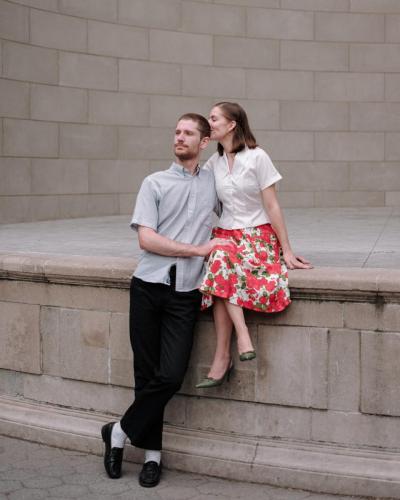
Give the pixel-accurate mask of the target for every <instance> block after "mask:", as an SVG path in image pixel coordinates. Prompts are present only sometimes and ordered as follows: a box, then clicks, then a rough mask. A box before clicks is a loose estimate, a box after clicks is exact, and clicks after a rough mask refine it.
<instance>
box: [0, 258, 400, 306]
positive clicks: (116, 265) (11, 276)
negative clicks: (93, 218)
mask: <svg viewBox="0 0 400 500" xmlns="http://www.w3.org/2000/svg"><path fill="white" fill-rule="evenodd" d="M136 265H137V261H136V259H134V258H132V259H131V258H129V259H128V258H122V257H99V256H80V255H63V254H43V253H23V252H21V253H5V252H3V253H2V252H0V279H8V280H20V281H34V282H42V283H59V284H68V285H81V286H96V287H106V288H129V282H130V277H131V275H132V272H133V271H134V269H135V268H136ZM289 279H290V285H291V294H292V297H293V298H295V299H307V300H334V301H351V302H371V303H379V302H382V303H383V302H394V303H399V302H400V270H393V269H379V268H367V269H365V268H363V269H361V268H350V267H349V268H340V267H319V268H316V269H311V270H307V271H302V270H294V271H289Z"/></svg>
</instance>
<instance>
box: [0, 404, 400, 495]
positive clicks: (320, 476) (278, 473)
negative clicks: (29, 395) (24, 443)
mask: <svg viewBox="0 0 400 500" xmlns="http://www.w3.org/2000/svg"><path fill="white" fill-rule="evenodd" d="M111 418H112V417H111ZM108 420H110V416H107V415H104V414H99V413H94V412H81V411H77V410H71V409H67V408H61V407H57V406H52V405H48V404H39V403H32V402H29V401H25V400H22V399H17V398H11V397H0V422H1V433H2V434H3V435H7V436H11V437H16V438H20V439H27V440H30V441H37V442H41V443H44V444H47V445H51V446H56V447H60V448H67V449H73V450H79V451H85V452H89V453H95V454H99V455H101V454H102V448H103V445H102V442H101V439H100V428H101V425H102V424H103V423H105V422H107V421H108ZM125 456H126V459H127V460H129V461H134V462H137V461H140V460H141V452H140V451H139V450H136V449H134V448H132V447H131V446H127V450H126V454H125ZM163 457H164V458H163V459H164V461H165V465H166V466H167V467H171V468H175V469H179V470H184V471H189V472H196V473H200V474H209V475H212V476H218V477H226V478H231V479H237V480H244V481H252V482H257V483H265V484H271V485H275V486H283V487H291V488H300V489H301V488H303V489H307V490H311V491H316V492H324V493H336V494H341V495H365V496H375V497H381V498H393V497H396V496H397V495H398V492H399V491H400V454H398V453H388V452H380V451H377V450H375V449H357V448H350V447H339V446H332V445H325V444H321V443H303V442H299V441H289V440H288V441H283V440H280V441H274V440H268V439H262V438H259V439H248V438H246V439H244V438H242V437H241V436H240V435H237V434H223V433H216V432H214V433H213V432H200V431H196V430H188V429H181V428H179V427H173V426H168V425H167V426H166V429H165V445H164V455H163Z"/></svg>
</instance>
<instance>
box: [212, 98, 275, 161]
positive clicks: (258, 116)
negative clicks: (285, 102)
mask: <svg viewBox="0 0 400 500" xmlns="http://www.w3.org/2000/svg"><path fill="white" fill-rule="evenodd" d="M238 102H239V104H240V105H241V106H243V107H244V109H245V110H246V114H247V116H248V119H249V123H250V124H251V128H252V130H253V129H254V130H257V129H258V130H276V129H278V128H279V116H280V112H279V103H278V102H277V101H263V100H258V99H238ZM206 116H208V113H207V114H206ZM256 135H257V134H256ZM207 151H208V150H207Z"/></svg>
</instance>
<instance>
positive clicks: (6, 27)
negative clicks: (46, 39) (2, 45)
mask: <svg viewBox="0 0 400 500" xmlns="http://www.w3.org/2000/svg"><path fill="white" fill-rule="evenodd" d="M0 10H1V17H0V38H5V39H7V40H15V41H16V42H27V41H28V40H29V9H28V8H26V7H23V6H22V5H15V4H13V3H10V2H5V1H4V0H1V2H0Z"/></svg>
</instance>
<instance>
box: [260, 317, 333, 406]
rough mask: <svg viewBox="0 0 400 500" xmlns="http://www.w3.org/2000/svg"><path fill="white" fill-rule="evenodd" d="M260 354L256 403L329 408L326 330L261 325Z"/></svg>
mask: <svg viewBox="0 0 400 500" xmlns="http://www.w3.org/2000/svg"><path fill="white" fill-rule="evenodd" d="M258 353H259V356H258V358H257V365H258V372H257V384H256V398H257V401H260V402H264V403H269V404H280V405H289V406H300V407H313V408H326V407H327V398H328V394H327V383H328V374H327V361H328V331H327V330H326V329H324V328H320V329H318V328H304V327H297V328H294V327H283V326H275V327H272V326H268V327H266V326H260V327H259V336H258ZM282 359H285V363H282V362H281V360H282Z"/></svg>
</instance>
